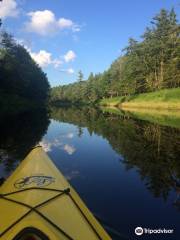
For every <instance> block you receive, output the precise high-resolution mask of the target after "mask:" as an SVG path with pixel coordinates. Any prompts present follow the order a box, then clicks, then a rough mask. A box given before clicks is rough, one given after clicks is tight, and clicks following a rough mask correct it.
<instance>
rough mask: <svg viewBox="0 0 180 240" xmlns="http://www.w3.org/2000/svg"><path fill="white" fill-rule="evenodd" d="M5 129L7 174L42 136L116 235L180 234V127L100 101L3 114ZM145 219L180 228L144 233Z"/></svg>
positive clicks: (1, 167)
mask: <svg viewBox="0 0 180 240" xmlns="http://www.w3.org/2000/svg"><path fill="white" fill-rule="evenodd" d="M0 132H1V134H0V178H6V177H7V176H8V175H9V174H10V173H11V172H12V170H13V169H15V168H16V166H17V164H18V163H19V161H20V160H22V159H23V158H24V156H25V155H26V154H27V152H28V151H29V150H30V148H31V147H33V146H34V145H35V144H36V143H38V142H40V143H41V145H42V146H43V147H44V149H45V150H46V152H47V153H48V155H49V156H50V157H51V159H52V160H53V162H54V163H55V164H56V166H57V167H58V168H59V169H60V170H61V172H62V173H63V174H64V175H65V177H66V178H67V179H68V180H69V181H70V183H71V184H72V186H73V187H74V188H75V189H76V191H77V192H78V193H79V195H80V196H81V198H82V199H83V200H84V201H85V203H86V204H87V206H88V207H89V209H90V210H91V211H92V212H93V213H94V214H95V215H96V216H97V217H98V218H99V220H100V221H101V222H102V224H104V225H105V226H106V227H108V229H109V230H110V233H111V235H112V236H113V233H112V232H113V231H115V230H116V231H118V232H119V235H121V236H122V239H130V240H131V239H168V240H169V239H177V240H178V239H180V238H178V236H179V237H180V148H179V143H180V129H178V128H176V127H169V126H162V125H160V124H158V123H157V122H156V123H153V122H148V121H144V120H140V119H135V118H132V117H131V116H129V115H128V114H123V113H122V114H119V115H117V114H114V113H110V112H102V111H100V110H97V109H93V108H86V109H77V108H68V109H63V108H53V109H52V110H51V115H50V116H49V114H47V113H46V111H37V112H28V113H23V114H19V115H16V116H13V117H12V116H11V117H10V116H5V117H2V118H1V120H0ZM138 226H140V227H143V228H153V229H158V228H162V229H164V228H167V229H174V234H161V235H160V234H156V235H153V236H152V235H149V234H144V235H143V236H141V237H138V236H136V235H135V234H134V229H135V228H136V227H138ZM157 235H158V236H157ZM113 239H121V237H120V236H119V237H115V236H113Z"/></svg>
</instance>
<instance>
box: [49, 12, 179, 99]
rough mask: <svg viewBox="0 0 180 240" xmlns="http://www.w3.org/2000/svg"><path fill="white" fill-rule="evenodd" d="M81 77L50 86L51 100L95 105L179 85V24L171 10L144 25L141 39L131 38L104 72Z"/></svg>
mask: <svg viewBox="0 0 180 240" xmlns="http://www.w3.org/2000/svg"><path fill="white" fill-rule="evenodd" d="M82 76H83V74H82V72H79V78H78V79H79V81H78V82H77V83H74V84H70V85H66V86H59V87H56V88H53V89H52V90H51V101H52V102H58V101H60V102H63V101H68V102H71V103H72V104H74V103H84V104H96V103H97V102H99V100H101V99H104V98H113V97H122V96H125V97H127V96H133V95H135V94H139V93H146V92H153V91H157V90H160V89H164V88H177V87H180V25H179V23H178V22H177V19H176V14H175V11H174V9H172V10H171V11H166V10H164V9H162V10H161V11H160V13H159V14H157V15H156V16H155V17H154V18H153V20H152V22H151V26H150V27H148V28H146V30H145V32H144V34H143V35H142V41H140V42H138V41H136V40H134V39H133V38H130V39H129V44H128V46H127V47H126V48H125V49H124V56H121V57H119V58H118V59H117V60H115V61H114V62H113V63H112V65H111V66H110V68H109V69H108V70H107V71H105V72H104V73H101V74H93V73H91V74H90V76H89V77H88V79H87V80H86V81H82V79H83V77H82ZM102 101H103V100H102Z"/></svg>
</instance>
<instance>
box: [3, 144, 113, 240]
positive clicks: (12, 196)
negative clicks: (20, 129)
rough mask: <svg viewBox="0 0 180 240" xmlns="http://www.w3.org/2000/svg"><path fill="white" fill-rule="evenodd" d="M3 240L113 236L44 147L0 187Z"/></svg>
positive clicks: (102, 239) (74, 239)
mask: <svg viewBox="0 0 180 240" xmlns="http://www.w3.org/2000/svg"><path fill="white" fill-rule="evenodd" d="M0 239H1V240H19V239H20V240H41V239H43V240H48V239H49V240H57V239H58V240H110V239H111V238H110V237H109V235H108V234H107V233H106V232H105V230H104V229H103V228H102V226H101V225H100V224H99V223H98V221H97V220H96V219H95V217H94V216H93V215H92V213H91V212H90V211H89V210H88V209H87V207H86V206H85V204H84V203H83V201H82V200H81V199H80V197H79V196H78V194H77V193H76V192H75V191H74V189H73V188H72V187H71V186H70V184H69V183H68V182H67V181H66V179H65V178H64V177H63V175H62V174H61V173H60V172H59V170H58V169H57V168H56V167H55V165H54V164H53V163H52V161H51V160H50V158H49V157H48V156H47V154H46V153H45V152H44V150H43V149H42V147H36V148H34V149H33V150H32V151H31V152H30V153H29V154H28V156H27V157H26V158H25V159H24V161H23V162H22V163H21V164H20V165H19V166H18V168H17V169H16V170H15V171H14V173H13V174H12V175H11V176H10V177H9V178H8V179H7V180H6V182H5V183H4V184H3V185H2V186H1V187H0Z"/></svg>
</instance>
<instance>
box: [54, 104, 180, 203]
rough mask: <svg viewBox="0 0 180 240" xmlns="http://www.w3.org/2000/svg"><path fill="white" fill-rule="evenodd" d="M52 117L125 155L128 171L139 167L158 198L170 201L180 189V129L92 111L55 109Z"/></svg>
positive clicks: (139, 170)
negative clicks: (108, 144)
mask: <svg viewBox="0 0 180 240" xmlns="http://www.w3.org/2000/svg"><path fill="white" fill-rule="evenodd" d="M52 118H54V119H55V120H58V121H61V122H68V123H73V124H76V125H77V126H78V127H87V129H88V130H89V132H90V133H93V132H94V133H96V134H98V135H101V136H102V137H104V138H106V139H107V140H108V141H109V143H110V144H111V146H112V147H113V149H114V150H115V151H116V152H117V153H120V154H121V155H123V157H124V160H123V163H124V164H125V166H126V169H127V170H128V169H131V168H136V169H137V171H138V172H139V175H140V177H141V179H142V180H143V181H144V182H145V185H146V187H147V188H148V189H149V190H150V191H151V192H152V193H153V195H154V196H155V197H163V198H164V199H166V198H167V197H168V194H169V192H170V191H171V190H172V189H175V190H177V188H178V187H179V188H180V182H179V179H180V162H179V155H180V151H179V145H178V144H179V142H180V130H179V129H176V128H171V127H166V126H160V125H158V124H153V123H149V122H147V121H142V120H138V119H132V118H129V117H128V116H126V115H121V116H120V115H115V114H111V113H102V112H101V111H99V110H97V109H92V108H81V109H77V108H74V109H73V108H69V109H63V108H60V109H55V108H54V109H52ZM178 184H179V185H178Z"/></svg>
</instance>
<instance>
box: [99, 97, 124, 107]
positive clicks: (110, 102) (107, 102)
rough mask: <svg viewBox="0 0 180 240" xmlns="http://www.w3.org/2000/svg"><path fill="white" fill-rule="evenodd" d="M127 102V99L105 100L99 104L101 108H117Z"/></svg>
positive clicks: (114, 98)
mask: <svg viewBox="0 0 180 240" xmlns="http://www.w3.org/2000/svg"><path fill="white" fill-rule="evenodd" d="M124 100H125V97H113V98H103V99H102V100H101V101H100V102H99V104H100V105H101V106H117V105H119V104H120V103H122V102H123V101H124Z"/></svg>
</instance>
